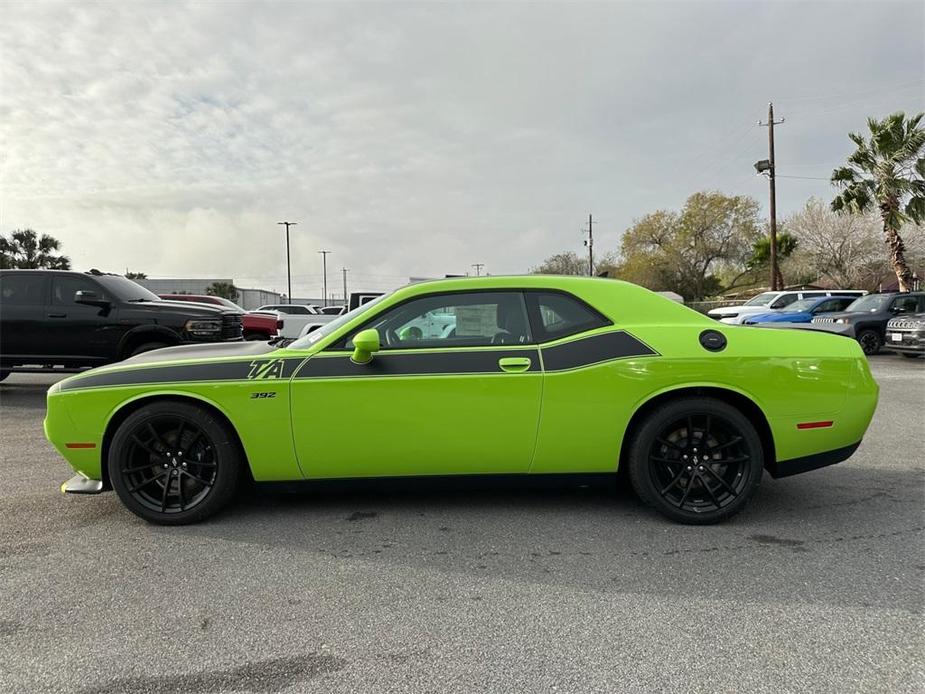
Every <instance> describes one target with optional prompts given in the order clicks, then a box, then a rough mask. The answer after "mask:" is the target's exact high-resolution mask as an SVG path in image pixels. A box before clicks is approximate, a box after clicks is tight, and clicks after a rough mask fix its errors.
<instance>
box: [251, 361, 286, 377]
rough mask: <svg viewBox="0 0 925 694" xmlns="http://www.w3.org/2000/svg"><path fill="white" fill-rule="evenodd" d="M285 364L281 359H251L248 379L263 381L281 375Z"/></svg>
mask: <svg viewBox="0 0 925 694" xmlns="http://www.w3.org/2000/svg"><path fill="white" fill-rule="evenodd" d="M285 365H286V363H285V361H284V360H282V359H269V360H267V361H252V362H251V370H250V373H249V374H247V378H248V379H249V380H252V381H254V380H256V381H264V380H270V379H274V378H282V377H283V367H284V366H285Z"/></svg>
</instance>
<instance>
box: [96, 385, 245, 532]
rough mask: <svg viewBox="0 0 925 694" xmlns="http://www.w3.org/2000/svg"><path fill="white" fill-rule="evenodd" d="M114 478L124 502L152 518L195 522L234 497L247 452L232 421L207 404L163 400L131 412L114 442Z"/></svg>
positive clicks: (164, 522)
mask: <svg viewBox="0 0 925 694" xmlns="http://www.w3.org/2000/svg"><path fill="white" fill-rule="evenodd" d="M108 465H109V479H110V481H111V482H112V486H113V489H115V491H116V493H117V494H118V495H119V498H120V499H121V500H122V503H123V504H125V506H126V507H127V508H128V509H129V510H130V511H132V512H133V513H135V514H136V515H138V516H141V517H142V518H144V519H145V520H147V521H149V522H151V523H159V524H162V525H183V524H186V523H195V522H197V521H200V520H202V519H204V518H206V517H208V516H211V515H212V514H214V513H216V512H218V511H219V510H221V509H222V508H223V507H224V506H225V505H227V504H228V502H230V501H231V499H232V498H233V497H234V494H235V491H236V489H237V487H238V483H239V481H240V478H241V474H242V470H243V469H244V465H245V462H244V455H243V453H242V451H241V447H240V444H239V443H238V441H237V438H236V436H235V434H234V432H233V431H231V430H230V428H229V426H228V425H227V424H226V423H225V422H223V421H221V420H219V419H218V418H217V417H215V415H213V414H212V413H211V412H209V411H208V410H206V409H203V408H201V407H198V406H196V405H193V404H189V403H182V402H176V401H161V402H156V403H152V404H150V405H146V406H144V407H142V408H141V409H139V410H137V411H136V412H134V413H132V414H131V415H129V416H128V417H127V418H126V419H125V421H124V422H122V424H121V425H120V426H119V428H118V430H117V431H116V433H115V435H114V436H113V439H112V444H111V445H110V447H109V459H108Z"/></svg>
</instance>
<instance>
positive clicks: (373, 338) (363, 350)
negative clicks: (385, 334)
mask: <svg viewBox="0 0 925 694" xmlns="http://www.w3.org/2000/svg"><path fill="white" fill-rule="evenodd" d="M378 351H379V332H378V331H377V330H376V329H375V328H370V329H369V330H361V331H360V332H358V333H357V334H356V335H354V336H353V355H352V356H351V357H350V360H351V361H352V362H353V363H354V364H368V363H369V362H370V361H372V358H373V354H374V353H376V352H378Z"/></svg>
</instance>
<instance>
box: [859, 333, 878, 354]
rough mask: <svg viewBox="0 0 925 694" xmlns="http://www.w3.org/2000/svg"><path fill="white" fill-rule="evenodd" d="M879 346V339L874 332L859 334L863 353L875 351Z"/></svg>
mask: <svg viewBox="0 0 925 694" xmlns="http://www.w3.org/2000/svg"><path fill="white" fill-rule="evenodd" d="M879 346H880V340H879V339H878V338H877V335H876V334H875V333H871V332H866V333H864V334H862V335H861V347H862V348H863V349H864V352H865V353H867V354H870V353H871V352H876V351H877V348H878V347H879Z"/></svg>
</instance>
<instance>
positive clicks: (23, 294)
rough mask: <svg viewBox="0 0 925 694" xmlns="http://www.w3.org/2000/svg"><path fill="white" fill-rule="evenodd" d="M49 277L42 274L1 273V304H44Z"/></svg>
mask: <svg viewBox="0 0 925 694" xmlns="http://www.w3.org/2000/svg"><path fill="white" fill-rule="evenodd" d="M47 286H48V278H47V277H42V276H40V275H21V274H18V273H17V274H11V275H0V304H3V305H4V306H42V305H44V303H45V288H46V287H47Z"/></svg>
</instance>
